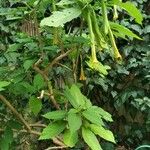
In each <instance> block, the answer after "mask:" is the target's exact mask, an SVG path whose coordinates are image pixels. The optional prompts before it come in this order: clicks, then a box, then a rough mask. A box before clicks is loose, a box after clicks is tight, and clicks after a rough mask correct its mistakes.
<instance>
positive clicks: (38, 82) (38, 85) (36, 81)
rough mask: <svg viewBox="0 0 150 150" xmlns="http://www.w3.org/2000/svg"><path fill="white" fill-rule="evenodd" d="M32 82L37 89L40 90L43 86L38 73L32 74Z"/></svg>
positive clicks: (41, 78) (43, 83)
mask: <svg viewBox="0 0 150 150" xmlns="http://www.w3.org/2000/svg"><path fill="white" fill-rule="evenodd" d="M33 84H34V87H35V88H36V89H37V90H40V89H41V88H43V87H44V86H45V82H44V79H43V77H42V76H41V75H40V74H37V75H36V76H34V80H33Z"/></svg>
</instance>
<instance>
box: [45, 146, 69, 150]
mask: <svg viewBox="0 0 150 150" xmlns="http://www.w3.org/2000/svg"><path fill="white" fill-rule="evenodd" d="M64 148H68V147H67V146H55V147H49V148H47V149H45V150H57V149H64Z"/></svg>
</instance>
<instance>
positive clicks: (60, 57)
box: [44, 49, 73, 74]
mask: <svg viewBox="0 0 150 150" xmlns="http://www.w3.org/2000/svg"><path fill="white" fill-rule="evenodd" d="M72 51H73V50H72V49H71V50H69V51H67V52H66V53H64V54H61V55H59V56H58V57H56V58H55V59H54V60H53V61H52V62H50V63H49V64H48V65H47V66H46V68H45V69H44V73H46V74H47V72H48V70H49V68H51V67H53V65H54V64H55V63H57V62H58V61H60V60H61V59H63V58H64V57H66V56H68V54H69V53H70V52H72Z"/></svg>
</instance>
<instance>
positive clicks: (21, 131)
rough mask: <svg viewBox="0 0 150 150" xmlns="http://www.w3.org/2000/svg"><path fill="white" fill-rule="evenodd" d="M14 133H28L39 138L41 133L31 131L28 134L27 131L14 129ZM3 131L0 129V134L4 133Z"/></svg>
mask: <svg viewBox="0 0 150 150" xmlns="http://www.w3.org/2000/svg"><path fill="white" fill-rule="evenodd" d="M12 130H13V131H14V132H20V133H30V134H34V135H37V136H40V135H41V133H40V132H37V131H33V130H31V131H30V132H29V131H28V130H24V129H23V130H19V131H18V130H16V129H12ZM4 131H5V129H0V132H4Z"/></svg>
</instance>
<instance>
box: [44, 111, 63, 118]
mask: <svg viewBox="0 0 150 150" xmlns="http://www.w3.org/2000/svg"><path fill="white" fill-rule="evenodd" d="M65 116H66V111H64V110H57V111H52V112H48V113H46V114H45V115H43V117H44V118H47V119H54V120H60V119H63V118H65Z"/></svg>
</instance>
